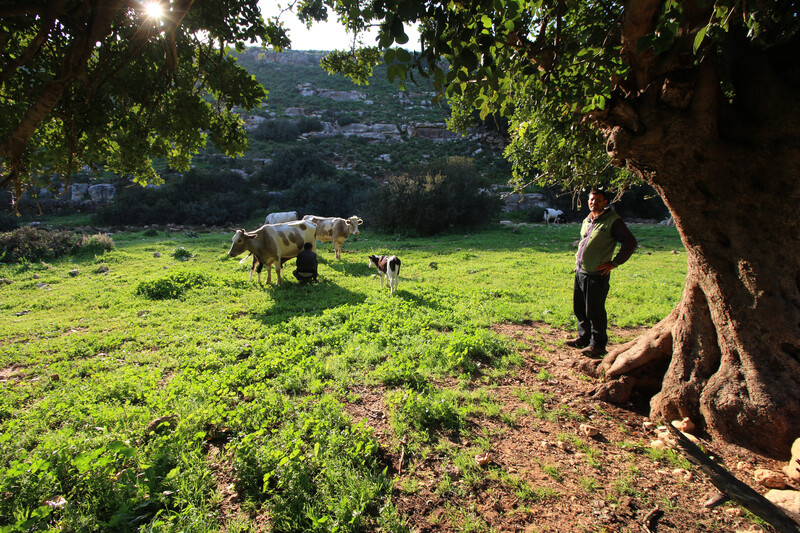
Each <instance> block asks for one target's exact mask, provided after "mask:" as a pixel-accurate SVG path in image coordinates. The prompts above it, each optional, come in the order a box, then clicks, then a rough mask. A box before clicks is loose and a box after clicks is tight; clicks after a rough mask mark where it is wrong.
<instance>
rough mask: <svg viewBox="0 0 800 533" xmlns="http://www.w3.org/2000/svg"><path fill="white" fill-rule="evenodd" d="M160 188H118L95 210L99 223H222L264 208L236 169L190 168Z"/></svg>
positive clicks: (261, 197)
mask: <svg viewBox="0 0 800 533" xmlns="http://www.w3.org/2000/svg"><path fill="white" fill-rule="evenodd" d="M165 179H166V182H165V183H164V185H162V186H161V187H139V186H135V185H134V186H132V187H125V188H121V190H120V192H119V194H118V195H117V198H116V201H115V202H114V203H113V204H111V205H108V206H104V207H101V208H99V209H98V210H97V212H96V213H95V221H96V222H97V223H98V224H108V225H147V224H168V223H174V224H207V225H223V224H226V223H229V222H234V221H239V220H242V219H244V218H247V217H249V216H250V213H251V212H252V211H255V210H265V209H266V207H267V203H268V198H267V197H266V195H262V194H254V191H253V184H252V183H250V182H248V181H245V179H244V178H243V177H242V176H241V175H239V174H237V173H235V172H228V171H224V172H219V171H204V170H196V169H193V170H191V171H189V172H187V173H186V174H184V175H177V176H168V177H166V178H165Z"/></svg>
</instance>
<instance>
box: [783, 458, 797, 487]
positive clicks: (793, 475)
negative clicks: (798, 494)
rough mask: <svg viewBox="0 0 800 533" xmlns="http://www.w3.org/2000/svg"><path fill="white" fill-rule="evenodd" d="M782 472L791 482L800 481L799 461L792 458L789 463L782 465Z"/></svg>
mask: <svg viewBox="0 0 800 533" xmlns="http://www.w3.org/2000/svg"><path fill="white" fill-rule="evenodd" d="M783 473H784V474H786V477H788V478H789V479H791V480H792V481H793V482H795V483H800V461H798V460H797V459H794V460H793V461H792V462H791V463H789V464H788V465H786V466H784V467H783Z"/></svg>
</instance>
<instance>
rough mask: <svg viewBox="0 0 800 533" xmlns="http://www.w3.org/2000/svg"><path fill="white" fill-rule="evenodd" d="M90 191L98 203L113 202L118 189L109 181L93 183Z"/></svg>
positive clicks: (93, 199)
mask: <svg viewBox="0 0 800 533" xmlns="http://www.w3.org/2000/svg"><path fill="white" fill-rule="evenodd" d="M88 192H89V197H90V198H91V199H92V201H93V202H97V203H108V202H111V201H112V200H114V197H115V196H116V195H117V189H116V188H114V186H113V185H110V184H108V183H98V184H97V185H92V186H91V187H89V189H88Z"/></svg>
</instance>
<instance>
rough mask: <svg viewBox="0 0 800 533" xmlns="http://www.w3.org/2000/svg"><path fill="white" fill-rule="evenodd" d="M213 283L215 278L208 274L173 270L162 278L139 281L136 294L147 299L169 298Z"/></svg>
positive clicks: (178, 296)
mask: <svg viewBox="0 0 800 533" xmlns="http://www.w3.org/2000/svg"><path fill="white" fill-rule="evenodd" d="M215 283H216V280H215V278H214V277H213V276H211V275H210V274H204V273H201V272H189V271H186V272H173V273H171V274H168V275H167V276H164V277H162V278H158V279H153V280H147V281H141V282H139V284H138V285H137V286H136V294H137V295H139V296H144V297H145V298H147V299H149V300H169V299H175V298H180V297H181V296H183V295H184V294H185V293H186V291H188V290H189V289H199V288H202V287H205V286H207V285H213V284H215Z"/></svg>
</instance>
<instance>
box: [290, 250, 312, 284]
mask: <svg viewBox="0 0 800 533" xmlns="http://www.w3.org/2000/svg"><path fill="white" fill-rule="evenodd" d="M311 248H312V246H311V243H310V242H307V243H305V244H303V250H302V251H301V252H300V253H299V254H297V269H296V270H295V271H294V272H292V274H294V277H296V278H297V280H298V281H299V282H301V283H307V282H309V281H317V254H315V253H314V251H313V250H312V249H311Z"/></svg>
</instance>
